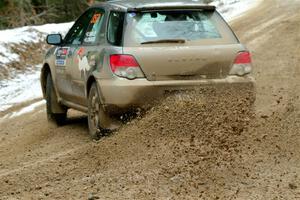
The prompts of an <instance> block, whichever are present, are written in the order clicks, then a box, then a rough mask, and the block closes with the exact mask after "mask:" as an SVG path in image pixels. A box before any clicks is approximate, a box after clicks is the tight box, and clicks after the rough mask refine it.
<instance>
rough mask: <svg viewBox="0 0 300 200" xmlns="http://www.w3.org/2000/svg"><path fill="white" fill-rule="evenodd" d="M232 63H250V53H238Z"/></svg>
mask: <svg viewBox="0 0 300 200" xmlns="http://www.w3.org/2000/svg"><path fill="white" fill-rule="evenodd" d="M234 64H251V54H250V53H249V52H247V51H245V52H240V53H238V55H237V57H236V58H235V61H234Z"/></svg>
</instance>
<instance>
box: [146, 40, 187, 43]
mask: <svg viewBox="0 0 300 200" xmlns="http://www.w3.org/2000/svg"><path fill="white" fill-rule="evenodd" d="M155 43H182V44H183V43H185V40H184V39H164V40H152V41H146V42H142V43H141V44H155Z"/></svg>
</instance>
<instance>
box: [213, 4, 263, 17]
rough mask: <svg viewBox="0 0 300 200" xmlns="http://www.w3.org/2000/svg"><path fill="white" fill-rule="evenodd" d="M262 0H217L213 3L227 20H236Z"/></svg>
mask: <svg viewBox="0 0 300 200" xmlns="http://www.w3.org/2000/svg"><path fill="white" fill-rule="evenodd" d="M259 1H260V0H216V1H214V2H213V3H211V4H212V5H215V6H216V7H217V10H218V11H219V12H220V13H221V14H222V16H223V17H224V18H225V20H226V21H231V20H234V19H235V18H237V17H239V16H240V15H242V14H243V13H245V12H246V11H247V10H249V9H251V8H253V7H255V6H256V5H257V4H258V3H259Z"/></svg>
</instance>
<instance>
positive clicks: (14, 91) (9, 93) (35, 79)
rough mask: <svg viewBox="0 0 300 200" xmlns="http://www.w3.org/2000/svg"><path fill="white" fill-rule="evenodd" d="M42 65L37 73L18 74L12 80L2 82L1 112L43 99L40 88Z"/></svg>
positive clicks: (0, 91)
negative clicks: (17, 105)
mask: <svg viewBox="0 0 300 200" xmlns="http://www.w3.org/2000/svg"><path fill="white" fill-rule="evenodd" d="M41 67H42V66H41V65H39V66H37V67H36V70H35V71H31V72H26V73H24V74H18V75H16V77H15V78H13V79H11V80H8V81H7V80H1V81H0V88H1V89H0V99H1V101H0V112H1V111H5V110H7V109H9V108H11V107H13V106H14V105H16V104H19V103H22V102H26V101H30V100H33V99H37V98H41V97H42V89H41V86H40V71H41Z"/></svg>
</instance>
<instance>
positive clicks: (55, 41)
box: [46, 34, 62, 45]
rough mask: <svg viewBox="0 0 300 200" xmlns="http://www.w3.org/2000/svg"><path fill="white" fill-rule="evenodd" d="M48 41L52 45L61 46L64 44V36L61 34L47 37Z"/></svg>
mask: <svg viewBox="0 0 300 200" xmlns="http://www.w3.org/2000/svg"><path fill="white" fill-rule="evenodd" d="M46 41H47V43H48V44H51V45H60V44H61V43H62V36H61V34H50V35H47V39H46Z"/></svg>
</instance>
